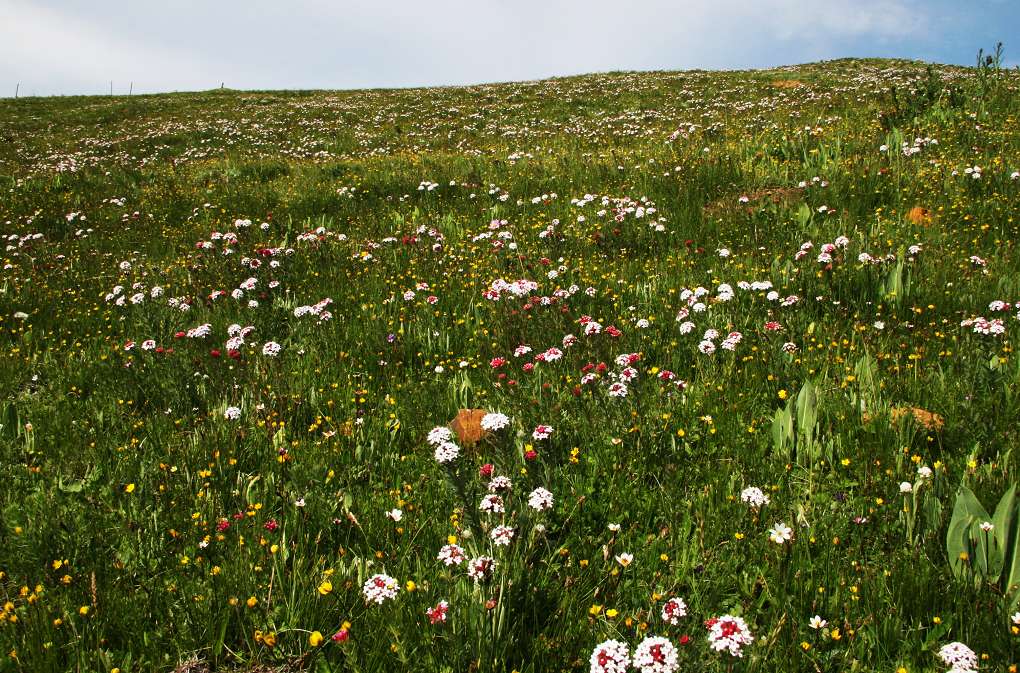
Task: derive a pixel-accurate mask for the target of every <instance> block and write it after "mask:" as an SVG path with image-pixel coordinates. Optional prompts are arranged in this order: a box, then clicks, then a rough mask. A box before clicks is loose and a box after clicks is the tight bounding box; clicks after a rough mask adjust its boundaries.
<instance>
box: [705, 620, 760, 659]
mask: <svg viewBox="0 0 1020 673" xmlns="http://www.w3.org/2000/svg"><path fill="white" fill-rule="evenodd" d="M708 623H709V624H711V626H709V631H708V642H709V645H710V646H711V647H712V649H713V650H716V651H717V652H721V651H723V650H727V651H728V652H729V653H730V654H731V655H733V656H734V657H742V656H744V653H743V647H744V646H745V645H750V644H751V643H752V642H754V636H752V635H751V632H750V631H749V630H748V629H747V624H746V623H745V622H744V620H743V619H741V618H740V617H734V616H733V615H723V616H722V617H719V618H717V619H711V620H709V622H708Z"/></svg>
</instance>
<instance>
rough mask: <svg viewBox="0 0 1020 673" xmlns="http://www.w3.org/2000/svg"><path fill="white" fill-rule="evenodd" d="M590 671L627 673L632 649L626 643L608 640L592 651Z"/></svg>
mask: <svg viewBox="0 0 1020 673" xmlns="http://www.w3.org/2000/svg"><path fill="white" fill-rule="evenodd" d="M589 663H590V664H591V669H590V673H627V669H628V668H630V650H629V649H628V648H627V644H626V643H621V642H620V641H619V640H607V641H605V642H603V643H600V644H599V645H597V646H596V647H595V651H594V652H592V653H591V659H590V660H589Z"/></svg>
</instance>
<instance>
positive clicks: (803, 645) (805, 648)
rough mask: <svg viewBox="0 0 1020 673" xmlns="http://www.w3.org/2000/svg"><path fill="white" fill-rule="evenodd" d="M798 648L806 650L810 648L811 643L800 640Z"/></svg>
mask: <svg viewBox="0 0 1020 673" xmlns="http://www.w3.org/2000/svg"><path fill="white" fill-rule="evenodd" d="M800 648H801V649H802V650H804V651H805V652H807V651H808V650H810V649H811V643H809V642H807V641H806V640H805V641H802V642H801V644H800Z"/></svg>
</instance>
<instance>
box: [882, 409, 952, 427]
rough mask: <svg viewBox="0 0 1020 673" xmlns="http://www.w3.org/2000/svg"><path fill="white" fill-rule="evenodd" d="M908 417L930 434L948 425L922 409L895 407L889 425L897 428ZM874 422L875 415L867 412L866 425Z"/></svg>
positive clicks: (942, 419)
mask: <svg viewBox="0 0 1020 673" xmlns="http://www.w3.org/2000/svg"><path fill="white" fill-rule="evenodd" d="M908 417H910V418H913V419H914V423H916V424H917V425H919V426H921V427H922V428H924V429H925V430H928V431H929V432H939V431H941V430H942V428H943V427H945V425H946V421H945V419H944V418H942V417H941V416H939V415H938V414H936V413H934V412H931V411H928V410H927V409H922V408H920V407H893V408H892V409H890V410H889V425H890V426H895V425H897V424H899V423H900V421H902V420H903V419H905V418H908ZM873 420H875V416H874V415H872V414H869V413H867V412H865V413H864V422H865V423H870V422H871V421H873Z"/></svg>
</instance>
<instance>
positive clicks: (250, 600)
mask: <svg viewBox="0 0 1020 673" xmlns="http://www.w3.org/2000/svg"><path fill="white" fill-rule="evenodd" d="M245 604H246V605H247V606H248V607H249V608H253V607H255V606H256V605H258V604H259V599H257V598H255V597H254V596H251V597H249V598H248V600H247V601H245Z"/></svg>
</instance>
